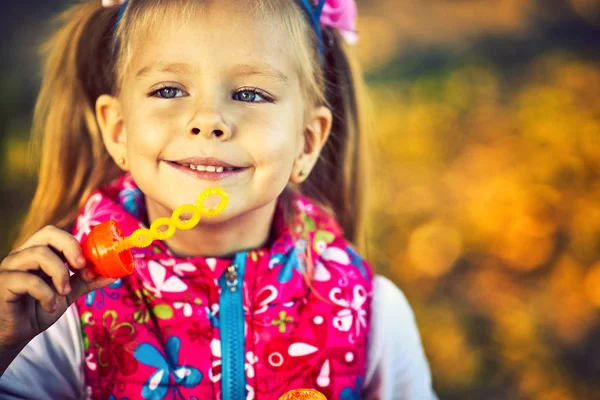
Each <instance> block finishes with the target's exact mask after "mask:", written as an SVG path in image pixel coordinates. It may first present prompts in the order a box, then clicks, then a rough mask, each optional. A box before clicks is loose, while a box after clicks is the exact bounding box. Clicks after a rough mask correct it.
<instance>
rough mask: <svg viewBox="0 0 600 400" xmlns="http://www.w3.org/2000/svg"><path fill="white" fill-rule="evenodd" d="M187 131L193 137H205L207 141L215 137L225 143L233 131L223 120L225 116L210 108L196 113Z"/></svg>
mask: <svg viewBox="0 0 600 400" xmlns="http://www.w3.org/2000/svg"><path fill="white" fill-rule="evenodd" d="M186 131H187V134H188V136H191V137H197V136H199V135H204V136H205V137H206V138H207V139H212V138H213V137H214V138H216V139H220V140H223V141H225V140H229V139H230V138H231V129H230V128H229V126H228V125H227V123H225V121H224V120H223V116H222V115H221V114H220V113H219V112H217V110H214V109H208V108H204V109H201V110H198V112H196V114H195V115H194V117H193V118H192V119H191V120H190V121H189V123H188V126H187V128H186Z"/></svg>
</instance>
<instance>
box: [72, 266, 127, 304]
mask: <svg viewBox="0 0 600 400" xmlns="http://www.w3.org/2000/svg"><path fill="white" fill-rule="evenodd" d="M115 281H116V279H112V278H104V277H102V276H97V277H96V278H95V279H94V280H92V281H91V282H86V281H85V280H84V279H83V277H82V276H81V274H80V273H79V272H78V273H76V274H75V275H73V276H72V277H71V281H70V283H71V293H69V295H68V296H67V300H68V302H69V305H71V304H73V303H74V302H75V301H76V300H77V299H78V298H80V297H81V296H83V295H85V294H87V293H89V292H91V291H92V290H96V289H102V288H103V287H106V286H108V285H110V284H111V283H114V282H115Z"/></svg>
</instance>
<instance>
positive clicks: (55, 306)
mask: <svg viewBox="0 0 600 400" xmlns="http://www.w3.org/2000/svg"><path fill="white" fill-rule="evenodd" d="M57 307H58V302H57V300H56V297H55V298H54V299H52V303H51V304H50V311H51V312H54V311H56V308H57Z"/></svg>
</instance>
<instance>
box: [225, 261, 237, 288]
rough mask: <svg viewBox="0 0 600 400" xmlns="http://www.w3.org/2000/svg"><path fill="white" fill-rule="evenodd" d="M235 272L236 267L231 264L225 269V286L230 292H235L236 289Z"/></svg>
mask: <svg viewBox="0 0 600 400" xmlns="http://www.w3.org/2000/svg"><path fill="white" fill-rule="evenodd" d="M237 270H238V266H237V265H235V264H233V265H230V266H229V267H227V270H226V271H225V279H226V280H227V286H229V289H230V290H231V292H235V291H236V289H237V284H238V279H237Z"/></svg>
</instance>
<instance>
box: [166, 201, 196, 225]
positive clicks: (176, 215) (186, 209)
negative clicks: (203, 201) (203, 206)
mask: <svg viewBox="0 0 600 400" xmlns="http://www.w3.org/2000/svg"><path fill="white" fill-rule="evenodd" d="M187 213H190V214H192V216H191V217H190V219H188V220H182V219H181V215H182V214H187ZM201 217H202V215H200V210H198V208H197V207H196V206H194V205H192V204H185V205H183V206H181V207H177V209H176V210H175V211H174V212H173V216H171V219H172V221H173V224H174V225H175V227H176V228H177V229H182V230H186V229H192V228H193V227H195V226H196V225H198V222H200V218H201Z"/></svg>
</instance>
